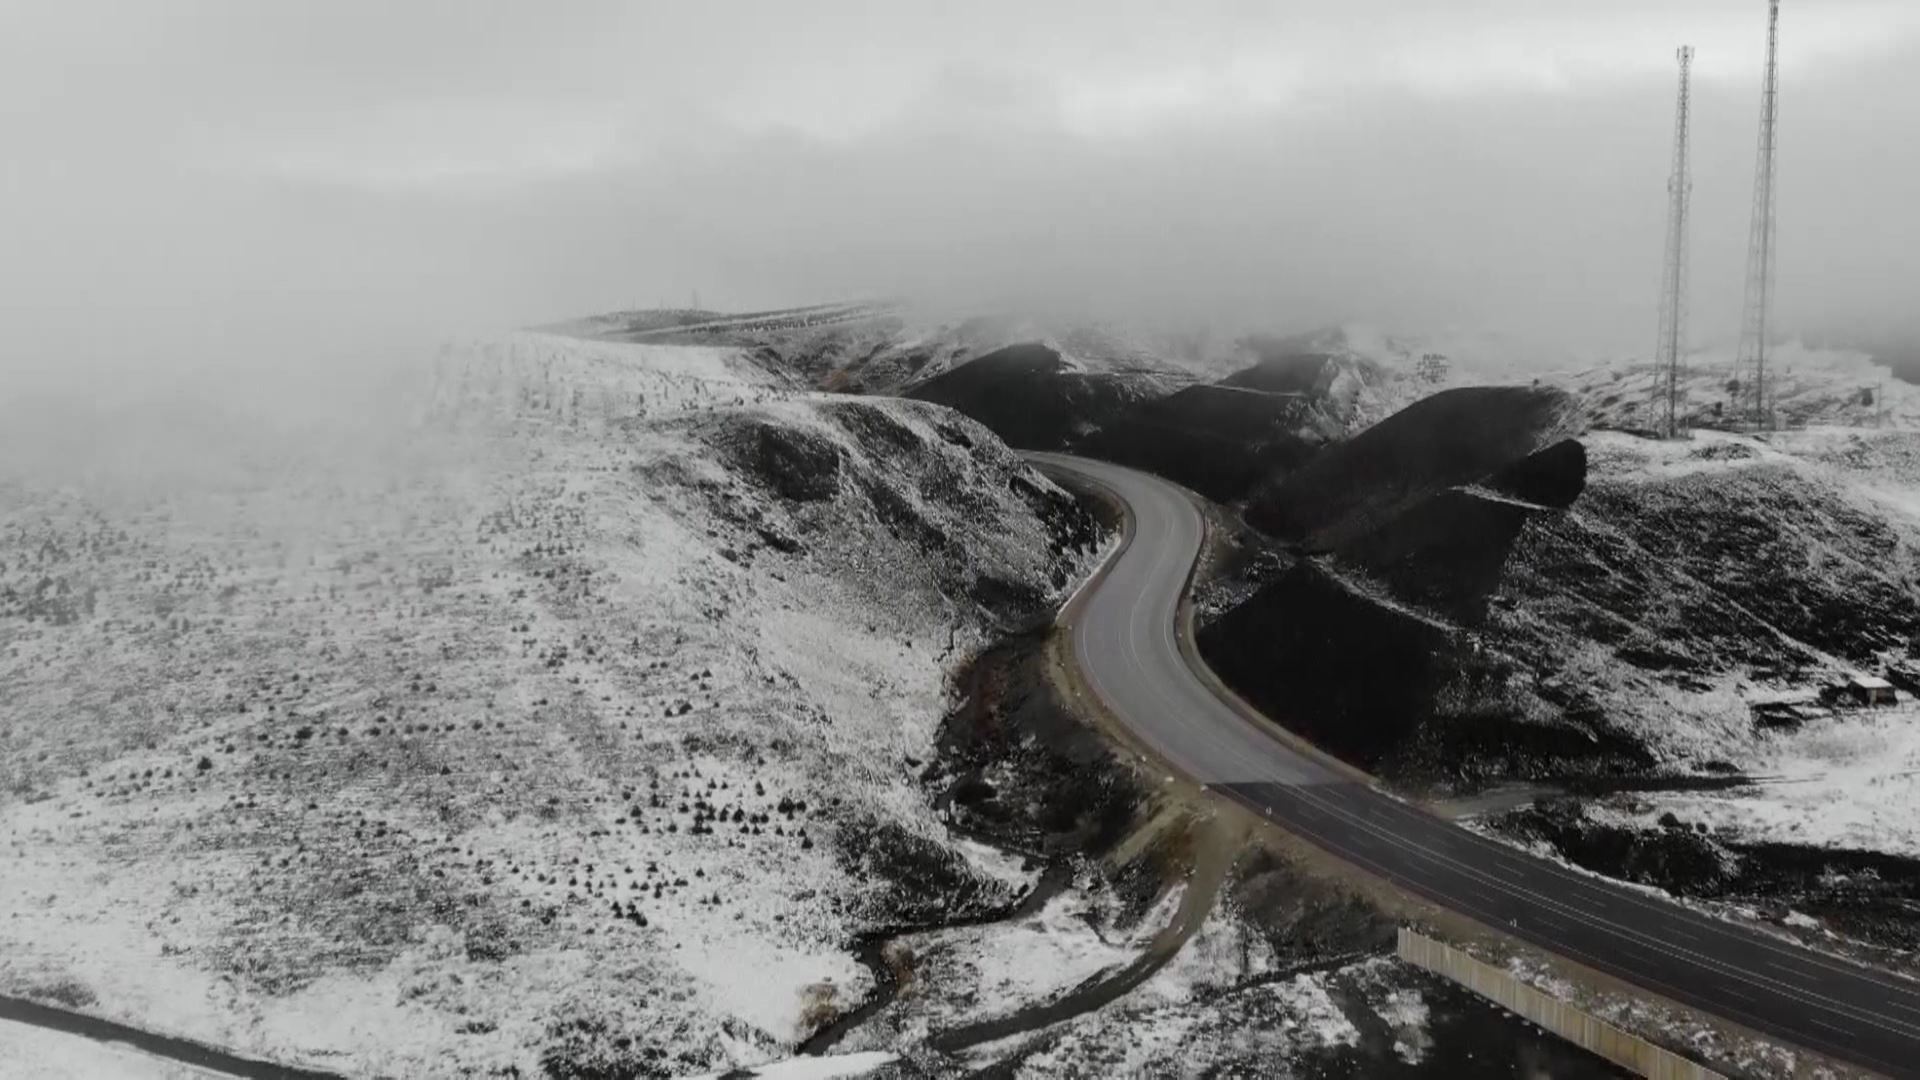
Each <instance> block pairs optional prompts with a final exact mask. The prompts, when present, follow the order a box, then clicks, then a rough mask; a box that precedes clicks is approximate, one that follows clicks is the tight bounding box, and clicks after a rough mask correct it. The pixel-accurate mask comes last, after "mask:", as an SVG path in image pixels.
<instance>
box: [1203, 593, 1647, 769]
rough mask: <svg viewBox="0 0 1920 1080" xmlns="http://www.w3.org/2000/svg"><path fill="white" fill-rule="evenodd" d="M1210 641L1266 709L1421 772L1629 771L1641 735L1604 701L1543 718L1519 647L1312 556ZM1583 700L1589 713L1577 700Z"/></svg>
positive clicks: (1310, 733)
mask: <svg viewBox="0 0 1920 1080" xmlns="http://www.w3.org/2000/svg"><path fill="white" fill-rule="evenodd" d="M1199 646H1200V651H1201V654H1202V655H1203V656H1204V657H1205V658H1206V661H1207V663H1208V665H1209V666H1211V667H1212V668H1213V669H1214V671H1216V672H1218V673H1219V675H1220V677H1221V678H1223V679H1225V680H1226V681H1227V682H1228V683H1229V684H1230V685H1231V686H1233V688H1234V689H1235V690H1237V691H1238V692H1239V693H1240V694H1241V695H1242V696H1244V697H1246V698H1247V700H1248V701H1250V702H1252V703H1253V704H1254V705H1255V706H1257V707H1259V708H1260V710H1261V711H1262V712H1264V713H1266V714H1267V715H1268V716H1271V717H1273V718H1274V719H1276V720H1278V721H1279V722H1281V723H1283V724H1285V725H1286V726H1287V727H1288V728H1290V729H1291V730H1293V731H1295V732H1298V733H1299V734H1301V735H1303V736H1305V737H1306V738H1307V739H1309V740H1311V741H1312V742H1313V743H1315V744H1316V745H1318V746H1321V747H1323V748H1325V749H1327V750H1330V751H1332V752H1333V753H1335V754H1338V755H1339V756H1340V757H1342V758H1344V759H1346V760H1348V761H1351V762H1353V763H1355V764H1357V765H1360V766H1361V767H1363V768H1367V769H1370V770H1376V771H1381V772H1385V773H1387V774H1389V775H1393V776H1396V777H1399V778H1402V779H1408V780H1417V781H1422V782H1444V783H1452V782H1457V781H1462V780H1465V781H1470V782H1472V781H1478V780H1480V779H1484V778H1486V777H1491V776H1516V775H1517V776H1545V775H1593V774H1603V775H1610V774H1618V773H1624V772H1633V771H1636V770H1640V769H1644V768H1645V767H1646V766H1647V765H1648V764H1649V761H1648V759H1647V758H1646V756H1645V755H1644V754H1643V753H1642V752H1640V751H1639V749H1638V748H1637V747H1636V746H1634V745H1633V744H1631V743H1630V742H1627V741H1625V740H1623V739H1621V738H1619V737H1618V736H1617V735H1615V734H1614V733H1613V732H1611V731H1609V730H1608V729H1607V727H1606V725H1605V723H1604V718H1603V717H1601V716H1599V715H1598V714H1597V713H1595V712H1591V711H1584V712H1582V711H1577V710H1569V713H1568V715H1567V716H1566V717H1565V718H1564V722H1563V723H1561V724H1548V723H1542V722H1540V721H1539V720H1538V719H1536V718H1534V717H1533V716H1532V715H1531V714H1530V711H1529V709H1528V708H1527V704H1526V702H1524V701H1523V700H1521V699H1519V698H1517V697H1516V696H1515V695H1513V694H1512V693H1511V692H1510V690H1509V687H1510V684H1511V682H1512V677H1513V675H1514V672H1515V671H1516V665H1515V663H1514V662H1513V660H1512V659H1511V658H1510V657H1508V656H1506V655H1504V654H1501V653H1499V652H1495V651H1492V650H1487V649H1485V648H1483V647H1482V645H1481V643H1480V641H1479V640H1478V638H1477V637H1476V636H1475V635H1473V634H1470V633H1466V632H1463V631H1462V630H1461V629H1460V628H1458V627H1456V626H1453V625H1451V624H1448V623H1446V622H1444V621H1442V620H1439V619H1435V618H1433V617H1431V616H1428V615H1424V614H1422V613H1420V612H1418V611H1416V610H1413V609H1411V608H1409V607H1405V606H1403V605H1400V604H1398V603H1396V602H1394V601H1392V600H1391V599H1388V598H1385V597H1382V596H1379V595H1374V594H1371V593H1368V592H1366V591H1364V590H1362V589H1360V588H1356V587H1355V586H1354V585H1352V584H1351V583H1350V582H1348V581H1346V580H1344V579H1343V578H1342V577H1340V576H1338V575H1335V574H1333V573H1330V572H1328V571H1327V570H1326V569H1324V568H1323V567H1321V566H1319V565H1317V564H1315V563H1313V562H1310V561H1303V562H1300V563H1296V564H1295V565H1293V566H1292V567H1290V568H1289V569H1287V570H1286V571H1284V572H1282V573H1281V574H1280V575H1279V576H1278V577H1277V578H1275V579H1274V580H1273V581H1272V582H1271V583H1269V584H1268V585H1266V586H1265V587H1263V588H1261V589H1260V590H1258V591H1257V592H1255V593H1254V594H1253V595H1252V596H1251V597H1249V598H1248V599H1247V600H1245V601H1243V602H1242V603H1240V604H1239V605H1237V606H1236V607H1234V608H1233V609H1231V610H1229V611H1228V612H1226V613H1225V614H1223V615H1222V616H1221V617H1220V618H1219V619H1217V620H1215V621H1214V622H1212V623H1211V624H1209V625H1207V626H1206V627H1205V628H1203V629H1202V630H1201V631H1200V634H1199ZM1576 713H1577V714H1576Z"/></svg>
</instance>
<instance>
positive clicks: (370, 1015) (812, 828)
mask: <svg viewBox="0 0 1920 1080" xmlns="http://www.w3.org/2000/svg"><path fill="white" fill-rule="evenodd" d="M431 387H432V389H431V393H430V394H428V395H426V396H425V397H423V399H422V400H421V401H420V402H419V403H418V408H417V409H415V410H414V411H415V412H416V413H417V415H418V416H419V417H420V422H419V424H418V425H417V426H415V427H412V428H410V429H405V430H387V431H381V432H377V433H367V432H361V433H359V434H358V435H356V445H355V446H354V447H353V448H352V451H351V452H347V453H340V452H336V451H337V448H335V449H332V450H329V451H328V452H327V453H325V454H320V455H316V454H314V453H311V452H308V451H307V450H306V449H305V448H304V447H301V446H292V445H285V444H278V443H269V444H266V445H234V446H231V447H229V448H228V449H229V450H230V452H231V454H232V455H233V458H234V462H233V464H234V467H233V468H232V469H230V470H227V471H223V472H222V473H221V474H220V475H218V476H217V477H213V478H211V479H207V478H203V480H204V482H203V483H200V484H189V483H170V484H169V485H167V486H165V487H158V488H151V489H146V490H141V489H139V488H137V487H136V488H129V487H128V486H127V485H120V486H117V487H115V488H113V489H111V490H108V489H104V488H101V489H96V488H90V487H88V486H87V485H86V484H84V483H69V484H61V485H52V484H46V483H41V482H37V481H36V480H35V479H34V478H32V477H21V476H10V477H7V478H6V479H5V481H4V486H0V684H4V685H5V686H6V687H7V688H8V690H7V693H6V694H5V695H4V698H3V699H0V737H3V738H4V740H5V741H4V755H3V756H0V760H3V762H4V763H3V764H0V843H3V844H4V847H3V848H0V852H4V864H5V872H4V873H0V907H4V908H5V909H6V910H7V911H8V912H9V914H10V916H11V917H10V918H8V919H6V920H4V921H0V990H4V991H6V992H11V993H24V994H28V995H39V996H43V997H51V998H53V999H57V1000H61V1001H65V1002H67V1003H69V1004H72V1005H76V1006H79V1007H84V1008H87V1009H90V1010H93V1011H97V1012H100V1013H103V1014H106V1015H110V1016H113V1017H116V1018H120V1019H124V1020H127V1021H129V1022H134V1023H137V1024H140V1025H142V1026H148V1027H153V1028H157V1029H161V1030H165V1031H172V1032H178V1033H184V1034H189V1035H192V1036H195V1037H199V1038H204V1039H207V1040H211V1041H214V1042H218V1043H222V1044H226V1045H231V1046H233V1047H236V1048H239V1049H241V1050H243V1051H249V1052H254V1053H259V1054H264V1055H269V1056H273V1057H278V1058H283V1059H288V1060H296V1061H301V1062H306V1063H311V1064H315V1065H321V1066H325V1067H329V1068H334V1069H339V1070H342V1071H346V1072H350V1073H354V1074H374V1073H386V1074H391V1075H407V1076H426V1075H452V1074H457V1073H463V1072H467V1071H480V1072H485V1071H489V1070H496V1069H504V1068H508V1067H518V1068H519V1069H520V1070H521V1071H522V1072H523V1073H527V1072H535V1071H539V1070H540V1069H542V1068H545V1069H547V1070H549V1071H553V1070H556V1069H559V1070H562V1071H561V1072H556V1073H555V1074H556V1075H560V1074H563V1073H564V1069H565V1068H570V1067H576V1066H577V1067H579V1068H582V1069H585V1068H588V1067H590V1066H591V1067H599V1068H606V1069H612V1070H614V1071H620V1070H623V1069H624V1070H629V1071H631V1072H632V1073H633V1074H635V1075H655V1074H660V1075H666V1074H672V1073H690V1072H701V1071H710V1070H715V1069H719V1070H723V1071H724V1070H725V1069H727V1068H729V1067H731V1066H733V1065H736V1064H748V1063H753V1062H758V1061H765V1060H770V1059H775V1058H779V1057H782V1056H785V1055H786V1054H788V1053H789V1052H790V1050H791V1046H792V1043H793V1041H794V1040H795V1039H796V1038H798V1037H799V1036H801V1035H802V1034H804V1033H805V1032H807V1031H809V1030H810V1029H811V1028H812V1027H814V1026H816V1025H818V1024H819V1023H820V1022H821V1021H822V1020H823V1019H825V1018H827V1017H829V1016H831V1015H832V1014H833V1013H834V1012H836V1011H838V1010H840V1009H843V1008H845V1007H846V1006H848V1005H849V1004H850V1003H851V1002H854V1001H856V1000H858V999H859V998H860V996H861V995H862V994H863V993H864V991H865V990H866V988H867V984H868V976H867V975H866V974H865V972H864V971H863V970H862V969H861V968H860V967H859V966H858V965H857V964H856V963H855V961H854V959H853V957H852V955H851V954H850V953H849V952H848V949H847V946H848V944H849V942H850V940H851V939H852V937H853V936H854V935H855V934H856V933H857V932H858V931H860V930H861V929H862V928H864V927H867V926H869V925H873V924H875V923H878V922H884V921H887V920H889V919H891V918H893V917H894V916H895V914H896V913H897V910H898V908H899V907H900V906H901V905H902V904H903V903H907V904H915V903H917V904H921V905H928V906H936V907H937V906H938V905H940V904H945V903H965V902H967V901H968V898H971V900H972V902H977V903H987V902H991V901H994V900H1003V899H1005V898H1006V897H1007V896H1008V895H1009V894H1010V893H1011V892H1012V891H1013V890H1015V889H1017V888H1018V887H1019V885H1020V883H1021V879H1020V878H1019V876H1018V875H1013V876H1012V877H1009V875H1008V871H1007V868H1005V867H1003V866H999V865H994V864H990V863H989V862H982V861H981V859H982V858H984V856H981V855H977V854H973V853H974V852H977V851H978V850H979V849H978V848H977V846H974V845H961V844H957V843H955V842H953V840H952V839H951V838H950V837H949V836H948V835H947V833H946V831H945V830H944V828H943V827H942V826H941V825H940V823H939V822H938V821H937V820H936V818H935V815H934V813H933V812H932V810H931V809H930V808H929V806H928V803H927V799H926V797H925V795H924V794H923V792H922V790H921V788H920V787H919V786H918V785H917V784H916V783H915V781H914V776H915V771H916V767H917V765H918V764H919V763H920V762H923V761H925V760H927V759H928V758H929V757H930V756H931V754H932V741H933V735H934V726H935V724H936V722H937V720H938V718H939V717H940V716H941V715H942V713H943V711H944V709H945V706H946V703H947V702H946V697H947V690H946V687H945V685H944V682H943V679H944V673H945V672H946V670H947V669H948V668H950V667H951V665H952V664H953V663H954V662H955V661H957V659H959V658H960V657H961V656H962V655H963V654H964V653H965V652H966V651H967V650H969V649H970V648H971V647H973V646H975V645H977V644H978V643H980V642H981V641H983V640H985V639H986V637H988V636H989V635H992V634H995V633H997V629H998V627H1000V626H1002V625H1003V624H1008V623H1011V622H1013V621H1015V620H1018V619H1020V618H1023V617H1027V616H1030V615H1033V614H1035V613H1036V612H1043V611H1045V610H1047V607H1048V605H1049V603H1050V602H1051V601H1052V599H1053V597H1054V596H1055V594H1056V593H1057V592H1058V591H1059V590H1060V589H1061V587H1062V586H1064V585H1065V584H1067V583H1068V581H1069V579H1070V577H1071V576H1072V575H1073V574H1075V573H1077V572H1078V571H1079V570H1081V569H1082V568H1083V567H1084V566H1085V565H1086V563H1087V562H1088V561H1089V560H1090V559H1091V557H1092V555H1093V539H1094V535H1093V530H1092V525H1091V522H1090V521H1089V520H1088V519H1087V518H1086V517H1085V515H1084V513H1083V512H1081V511H1080V510H1079V509H1078V507H1077V506H1076V505H1075V504H1074V502H1073V501H1072V500H1071V499H1070V498H1069V497H1068V496H1067V495H1065V494H1064V493H1063V492H1061V491H1060V490H1059V489H1057V488H1056V487H1054V486H1053V485H1052V484H1051V483H1049V482H1048V481H1046V480H1045V479H1043V478H1042V477H1040V476H1039V475H1038V474H1037V473H1034V472H1033V471H1032V470H1030V469H1029V468H1027V467H1026V466H1025V465H1024V464H1023V463H1022V462H1021V461H1020V460H1019V459H1018V458H1016V457H1015V456H1014V455H1013V454H1011V453H1010V452H1009V451H1007V450H1006V448H1005V447H1004V446H1001V445H1000V444H999V443H998V441H997V440H995V439H994V438H993V437H992V436H991V435H990V434H989V433H988V432H986V431H985V430H984V429H983V428H980V427H979V426H978V425H976V424H973V423H972V422H970V421H967V420H965V419H964V418H961V417H959V416H957V415H954V414H952V413H950V412H948V411H946V410H944V409H940V408H937V407H934V406H928V405H919V404H914V403H907V402H895V401H877V400H873V401H867V400H858V401H856V400H848V399H844V398H827V397H823V396H814V395H811V394H795V393H789V392H786V391H784V390H783V389H782V388H781V380H780V379H778V378H775V377H772V376H770V375H768V374H767V372H765V371H764V370H762V369H760V368H757V367H755V366H754V365H753V364H752V363H750V362H749V361H747V360H744V359H742V358H741V357H740V356H738V355H737V354H736V353H735V352H734V351H732V350H720V349H696V348H672V347H662V346H631V345H615V344H602V343H588V342H581V341H576V340H572V339H567V338H561V337H553V336H547V335H540V334H519V335H513V336H510V337H507V338H503V339H497V340H489V341H484V342H476V343H471V344H465V345H459V346H453V347H450V348H449V349H447V350H445V351H444V352H443V353H442V355H441V356H440V357H439V358H438V360H437V363H436V374H435V377H434V379H433V380H432V382H431ZM175 479H176V480H177V479H178V478H177V477H176V478H175ZM908 867H910V869H908ZM928 867H931V868H933V869H934V871H936V872H933V873H928V872H927V868H928ZM960 886H964V887H960ZM934 890H940V894H935V893H934ZM956 897H958V898H959V899H956Z"/></svg>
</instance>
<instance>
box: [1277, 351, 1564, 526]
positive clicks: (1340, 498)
mask: <svg viewBox="0 0 1920 1080" xmlns="http://www.w3.org/2000/svg"><path fill="white" fill-rule="evenodd" d="M1581 429H1582V421H1581V418H1580V407H1579V403H1578V402H1577V401H1576V400H1575V399H1574V398H1573V397H1572V396H1570V395H1568V394H1566V393H1564V392H1562V391H1559V390H1553V389H1548V388H1541V387H1518V386H1483V387H1462V388H1460V389H1456V390H1446V391H1442V392H1441V393H1438V394H1435V395H1433V396H1432V397H1429V398H1425V399H1423V400H1421V401H1418V402H1416V403H1414V404H1413V405H1410V406H1408V407H1407V408H1405V409H1402V410H1401V411H1400V412H1398V413H1395V414H1394V415H1392V416H1390V417H1388V418H1387V419H1385V420H1382V421H1381V422H1380V423H1378V424H1375V425H1374V426H1373V427H1371V428H1368V429H1367V430H1366V431H1363V432H1361V433H1360V434H1359V435H1356V436H1354V437H1353V438H1352V439H1349V440H1348V441H1346V442H1344V443H1341V444H1338V445H1336V446H1333V447H1330V448H1329V449H1328V450H1327V451H1326V452H1325V453H1322V454H1320V455H1319V456H1318V457H1316V458H1314V459H1313V460H1312V461H1311V462H1309V463H1307V465H1305V466H1304V467H1302V468H1300V469H1299V470H1297V471H1295V472H1293V473H1292V474H1290V475H1288V476H1286V477H1283V478H1281V479H1280V480H1278V481H1276V482H1274V483H1272V484H1269V485H1267V486H1266V487H1264V488H1262V489H1261V490H1260V491H1259V492H1258V493H1256V495H1255V496H1254V498H1253V499H1252V501H1251V502H1250V504H1249V505H1248V507H1247V520H1248V522H1250V523H1251V524H1252V525H1254V526H1255V527H1256V528H1259V529H1261V530H1263V531H1265V532H1267V533H1269V534H1271V535H1273V536H1276V537H1279V538H1281V539H1283V540H1289V541H1293V542H1296V543H1299V544H1301V545H1303V546H1304V547H1306V548H1307V549H1308V550H1314V551H1333V550H1337V549H1338V548H1339V547H1340V546H1341V545H1342V544H1343V543H1346V542H1348V541H1351V540H1353V539H1355V538H1357V537H1359V536H1361V535H1363V534H1365V533H1367V532H1370V531H1372V530H1373V529H1376V528H1379V527H1380V526H1381V525H1383V524H1384V523H1386V522H1387V521H1388V520H1390V519H1391V518H1393V517H1395V516H1397V515H1399V514H1401V513H1403V512H1405V511H1406V510H1407V509H1409V508H1410V507H1411V506H1412V505H1413V504H1414V503H1416V502H1418V501H1420V500H1421V499H1425V498H1430V497H1432V496H1433V495H1435V494H1437V493H1439V492H1441V491H1443V490H1446V489H1448V488H1453V487H1460V486H1465V485H1473V484H1480V483H1483V482H1485V481H1487V480H1488V479H1489V478H1492V477H1494V476H1495V474H1501V473H1504V472H1505V471H1506V470H1509V469H1510V468H1512V467H1513V466H1514V464H1515V463H1516V462H1519V461H1521V460H1523V459H1525V458H1528V457H1531V456H1532V455H1534V454H1537V453H1539V452H1540V451H1542V450H1545V449H1547V448H1548V447H1550V446H1552V445H1554V444H1555V443H1559V442H1562V441H1563V440H1566V439H1569V438H1572V437H1574V436H1576V435H1578V434H1579V433H1580V431H1581ZM1539 468H1540V469H1541V470H1542V471H1551V462H1550V461H1549V462H1543V463H1542V464H1541V465H1540V466H1539Z"/></svg>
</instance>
